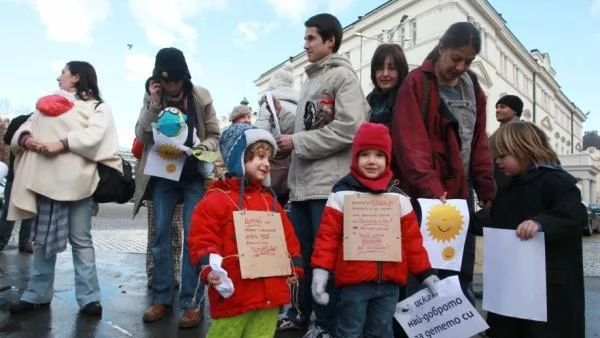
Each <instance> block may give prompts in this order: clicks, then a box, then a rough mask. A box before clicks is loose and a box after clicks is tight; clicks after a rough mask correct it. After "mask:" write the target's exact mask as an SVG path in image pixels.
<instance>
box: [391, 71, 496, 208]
mask: <svg viewBox="0 0 600 338" xmlns="http://www.w3.org/2000/svg"><path fill="white" fill-rule="evenodd" d="M422 72H424V73H425V74H426V76H427V78H428V81H429V109H428V111H427V113H426V116H425V118H423V116H422V115H421V105H422V102H423V101H422V100H423V74H422ZM474 85H475V83H474ZM475 90H476V95H475V96H476V101H477V108H476V111H477V120H476V122H475V130H474V134H473V140H472V142H471V164H470V178H471V179H472V180H473V185H474V188H475V191H476V192H477V196H478V198H479V200H480V201H491V200H492V199H493V198H494V195H495V191H496V186H495V184H494V180H493V174H492V172H493V166H492V155H491V152H490V150H489V148H488V140H487V135H486V130H485V123H486V122H485V121H486V109H485V106H486V97H485V94H484V92H483V90H482V89H481V87H479V86H478V85H476V86H475ZM395 109H396V111H395V112H394V118H393V122H392V142H393V151H394V154H395V155H396V156H395V158H396V164H397V166H396V167H397V168H398V172H395V173H394V174H395V176H396V177H397V178H398V179H399V180H400V187H401V188H402V190H404V191H405V192H406V193H408V195H409V196H411V197H412V198H421V197H423V198H438V197H439V196H442V195H443V194H444V192H447V193H448V194H447V198H462V199H466V198H467V197H468V185H467V184H468V183H467V180H468V177H467V175H466V174H465V170H464V167H463V163H462V160H461V158H460V136H459V134H458V123H457V121H456V119H454V118H453V117H452V116H451V114H450V113H449V111H448V109H447V108H446V107H445V105H440V95H439V91H438V83H437V78H436V76H435V72H434V62H433V60H429V59H428V60H425V61H424V62H423V64H422V65H421V67H419V68H417V69H414V70H413V71H411V72H410V73H409V74H408V76H407V77H406V79H405V80H404V82H403V83H402V86H401V87H400V90H399V91H398V96H397V97H396V108H395Z"/></svg>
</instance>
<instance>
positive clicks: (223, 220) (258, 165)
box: [188, 124, 303, 338]
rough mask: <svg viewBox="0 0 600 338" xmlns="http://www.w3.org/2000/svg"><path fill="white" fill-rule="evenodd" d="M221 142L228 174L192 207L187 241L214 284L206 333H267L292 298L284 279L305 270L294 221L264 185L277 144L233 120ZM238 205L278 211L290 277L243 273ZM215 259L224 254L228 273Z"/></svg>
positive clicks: (238, 337)
mask: <svg viewBox="0 0 600 338" xmlns="http://www.w3.org/2000/svg"><path fill="white" fill-rule="evenodd" d="M219 147H220V149H221V155H222V157H223V160H224V161H225V164H226V165H227V170H228V174H227V175H228V177H227V178H226V179H224V180H221V181H216V182H214V183H213V184H212V185H211V186H210V187H209V188H208V191H207V192H206V195H205V196H204V198H203V199H202V200H201V201H200V203H198V205H197V206H196V209H195V210H194V214H193V216H192V224H191V229H190V234H189V240H188V242H189V250H190V258H191V260H192V263H193V264H194V265H196V266H198V267H201V269H202V270H201V273H200V278H201V280H202V282H203V283H205V284H210V285H212V287H210V288H209V289H208V297H209V301H210V313H211V317H212V318H213V321H212V324H211V326H210V329H209V331H208V335H207V338H211V337H228V338H242V337H269V338H271V337H273V335H274V334H275V327H276V325H277V315H278V312H279V307H280V306H283V305H285V304H288V303H289V300H290V291H289V289H290V288H289V286H288V280H298V279H299V278H300V277H301V276H302V273H303V270H302V258H301V255H300V245H299V243H298V240H297V239H296V236H295V234H294V229H293V228H292V224H291V223H290V221H289V219H288V218H287V216H286V214H285V212H283V209H282V207H281V206H280V205H279V204H278V203H277V201H276V199H275V198H274V196H273V194H272V192H271V191H272V190H270V189H269V188H267V187H268V186H269V183H270V182H269V181H270V179H269V171H270V164H269V158H271V157H272V155H273V154H274V153H275V151H276V149H277V146H276V144H275V140H274V139H273V136H271V134H270V133H269V132H267V131H265V130H262V129H257V128H256V127H253V126H250V125H246V124H233V125H231V126H230V127H229V128H227V129H226V130H224V131H223V132H222V135H221V140H220V142H219ZM238 210H257V211H276V212H278V213H279V214H280V215H281V220H282V223H283V231H284V234H285V241H286V244H287V250H288V255H289V257H291V262H292V264H293V267H294V270H293V276H279V277H265V278H256V279H243V278H242V275H241V270H240V261H239V259H238V246H237V242H236V237H235V227H234V223H233V212H234V211H238ZM214 259H217V260H220V259H222V263H221V267H222V268H223V269H224V270H225V271H226V272H227V277H225V278H219V277H218V276H217V272H216V271H213V270H212V268H211V266H214V264H215V261H214ZM209 263H210V265H209ZM217 265H218V264H217Z"/></svg>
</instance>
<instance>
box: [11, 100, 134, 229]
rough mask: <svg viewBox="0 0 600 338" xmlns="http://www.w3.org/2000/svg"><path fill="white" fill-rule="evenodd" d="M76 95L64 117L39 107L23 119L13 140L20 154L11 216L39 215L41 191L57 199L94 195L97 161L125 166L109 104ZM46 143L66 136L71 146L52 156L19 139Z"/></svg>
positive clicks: (15, 149) (16, 152)
mask: <svg viewBox="0 0 600 338" xmlns="http://www.w3.org/2000/svg"><path fill="white" fill-rule="evenodd" d="M97 103H98V101H95V100H94V101H82V100H76V101H75V102H74V106H73V108H71V110H69V111H68V112H66V113H63V114H61V115H59V116H46V115H43V114H41V113H40V112H36V113H34V114H33V116H32V117H31V118H30V119H29V120H27V122H25V123H23V125H22V126H21V127H20V128H19V130H17V132H16V133H15V135H14V136H13V139H12V141H11V149H12V151H13V152H14V153H15V177H14V181H13V186H12V191H11V198H10V203H9V209H8V219H10V220H18V219H27V218H31V217H33V216H35V215H36V214H37V204H36V195H37V194H41V195H44V196H46V197H49V198H51V199H53V200H56V201H79V200H82V199H84V198H87V197H90V196H91V195H92V194H93V193H94V191H95V190H96V187H97V186H98V182H99V180H100V178H99V176H98V170H97V163H98V162H99V163H103V164H105V165H107V166H109V167H112V168H115V169H117V170H119V171H121V172H122V171H123V168H122V165H121V159H120V158H119V156H118V155H117V151H118V144H119V142H118V136H117V129H116V127H115V122H114V119H113V116H112V111H111V109H110V107H109V106H108V104H106V103H102V104H100V105H99V106H98V107H96V104H97ZM25 132H28V133H30V134H31V136H32V137H34V138H36V139H38V140H40V141H42V142H55V141H58V140H61V139H64V138H67V140H68V142H69V151H68V152H66V153H61V154H58V155H56V156H54V157H47V156H44V155H42V154H38V153H36V152H34V151H29V150H25V149H24V148H22V147H20V146H19V144H18V142H19V139H20V137H21V135H23V133H25Z"/></svg>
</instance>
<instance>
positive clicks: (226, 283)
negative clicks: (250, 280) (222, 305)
mask: <svg viewBox="0 0 600 338" xmlns="http://www.w3.org/2000/svg"><path fill="white" fill-rule="evenodd" d="M209 263H210V268H211V269H212V272H213V274H215V276H217V277H219V278H221V282H220V283H219V284H216V285H213V287H214V288H215V289H216V290H217V292H218V293H219V294H220V295H221V296H223V298H229V297H231V295H233V292H234V291H235V290H234V288H233V282H232V281H231V279H230V278H229V277H227V271H225V269H223V268H222V267H221V264H222V263H223V257H221V255H217V254H210V257H209Z"/></svg>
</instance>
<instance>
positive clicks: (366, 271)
mask: <svg viewBox="0 0 600 338" xmlns="http://www.w3.org/2000/svg"><path fill="white" fill-rule="evenodd" d="M391 151H392V141H391V137H390V134H389V132H388V130H387V128H386V127H385V126H384V125H382V124H377V123H364V124H362V125H361V126H360V127H359V129H358V131H357V133H356V135H355V137H354V142H353V145H352V165H351V167H350V174H349V175H347V176H345V177H344V178H342V179H341V180H340V181H339V182H338V183H337V184H336V185H335V186H334V187H333V192H332V193H331V195H330V196H329V199H328V200H327V204H326V206H325V210H324V213H323V217H322V220H321V226H320V228H319V232H318V234H317V238H316V241H315V247H314V251H313V255H312V260H311V262H312V267H313V280H312V293H313V298H314V299H315V301H316V302H317V303H319V304H327V303H328V302H329V295H328V294H327V293H326V292H325V285H326V284H327V280H328V279H329V277H330V276H329V274H330V273H333V275H334V276H335V277H334V278H335V285H336V287H337V288H338V294H339V298H340V299H339V302H338V305H337V311H338V313H337V336H338V337H362V336H363V335H365V336H368V337H384V338H388V337H392V336H393V333H392V322H393V317H394V312H395V310H396V302H397V301H398V292H399V285H403V284H405V283H406V277H407V274H408V273H409V272H410V273H411V274H412V275H414V276H416V277H417V278H418V279H419V280H420V281H421V282H423V283H424V284H425V285H426V286H427V287H428V288H429V290H430V291H431V292H432V293H435V292H436V291H435V283H436V282H437V281H438V278H437V276H435V275H434V274H433V271H432V269H431V264H430V263H429V258H428V256H427V252H426V251H425V248H424V247H423V238H422V237H421V232H420V231H419V224H418V223H417V217H416V215H415V213H414V211H413V209H412V206H411V204H410V198H409V197H408V196H406V195H404V194H403V193H402V192H401V191H400V190H399V189H398V188H396V187H395V186H394V185H393V179H392V171H391V169H390V161H391ZM383 195H385V197H389V199H385V198H384V199H379V200H377V199H375V200H373V201H377V202H375V203H373V204H372V205H373V208H374V209H378V208H379V210H381V208H380V206H381V205H382V203H386V202H387V203H389V205H392V208H399V209H400V211H399V217H398V219H395V218H394V217H393V216H387V214H385V213H384V217H379V215H375V214H376V213H372V212H369V211H370V208H365V209H364V210H366V212H365V213H364V216H358V217H356V218H355V219H354V220H352V221H349V220H348V219H346V218H347V217H348V215H349V214H353V215H354V214H355V212H356V211H355V210H345V208H347V206H348V203H347V202H348V200H349V199H350V200H353V199H354V198H355V197H356V196H359V197H360V198H363V197H364V198H365V199H369V198H371V197H382V196H383ZM390 202H391V203H390ZM392 203H393V204H392ZM396 211H397V210H396ZM369 214H372V215H369ZM393 214H394V212H393V210H392V211H390V212H389V215H393ZM367 219H370V220H368V221H367ZM386 219H387V220H388V221H392V220H394V219H395V222H396V223H395V224H385V223H386V221H385V220H386ZM347 222H351V224H353V225H352V227H351V229H353V230H351V231H348V232H346V231H345V230H346V229H345V228H346V224H348V223H347ZM366 223H370V225H369V224H366ZM371 226H373V227H374V228H376V229H377V230H375V231H381V230H380V229H382V228H383V229H385V228H386V227H388V228H387V229H389V230H392V231H390V233H395V234H397V235H395V236H386V234H385V232H381V233H380V234H379V235H377V236H373V232H372V231H371V230H369V227H371ZM361 227H364V230H365V231H364V232H362V234H359V235H358V237H359V241H358V244H357V245H355V246H353V247H355V248H356V249H357V251H359V252H358V254H361V253H362V254H367V255H371V254H372V253H373V251H379V252H381V253H384V255H386V256H384V257H381V259H378V260H369V259H364V260H356V259H355V258H350V257H351V256H352V257H355V255H356V254H357V252H350V251H348V250H347V249H348V248H349V247H350V246H351V245H352V243H350V242H349V241H347V240H345V239H346V238H348V237H349V236H352V235H354V234H353V233H354V232H355V231H354V229H358V230H357V232H360V229H361ZM394 227H399V228H400V231H396V230H398V229H397V228H396V229H392V228H394ZM365 236H367V237H369V238H368V239H367V240H366V241H364V243H363V242H361V241H360V237H362V238H365ZM396 236H397V242H394V241H393V239H392V243H394V244H395V245H388V243H390V242H387V241H386V240H385V239H383V238H384V237H394V238H396ZM363 244H364V245H363ZM390 247H391V250H392V251H391V252H389V251H387V250H389V249H390ZM386 248H387V250H386ZM398 251H399V252H398ZM393 256H397V258H392V257H393ZM349 258H350V259H349Z"/></svg>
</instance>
